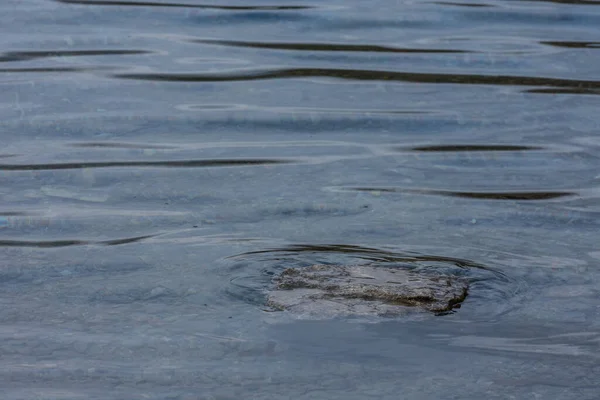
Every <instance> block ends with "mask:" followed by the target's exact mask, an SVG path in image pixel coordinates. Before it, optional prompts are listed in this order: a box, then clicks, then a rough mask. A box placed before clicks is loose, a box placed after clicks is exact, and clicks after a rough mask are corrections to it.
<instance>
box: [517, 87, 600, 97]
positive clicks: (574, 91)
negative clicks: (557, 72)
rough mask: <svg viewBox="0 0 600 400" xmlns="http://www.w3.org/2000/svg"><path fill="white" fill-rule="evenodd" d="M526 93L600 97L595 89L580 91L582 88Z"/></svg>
mask: <svg viewBox="0 0 600 400" xmlns="http://www.w3.org/2000/svg"><path fill="white" fill-rule="evenodd" d="M525 92H526V93H537V94H592V95H599V94H600V90H593V89H580V88H571V89H530V90H526V91H525Z"/></svg>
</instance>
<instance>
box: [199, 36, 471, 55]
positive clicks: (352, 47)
mask: <svg viewBox="0 0 600 400" xmlns="http://www.w3.org/2000/svg"><path fill="white" fill-rule="evenodd" d="M190 42H192V43H203V44H214V45H220V46H229V47H247V48H258V49H270V50H300V51H336V52H337V51H347V52H368V53H474V52H475V51H470V50H454V49H417V48H408V47H403V48H401V47H390V46H381V45H369V44H345V43H282V42H279V43H278V42H243V41H239V40H210V39H194V40H190Z"/></svg>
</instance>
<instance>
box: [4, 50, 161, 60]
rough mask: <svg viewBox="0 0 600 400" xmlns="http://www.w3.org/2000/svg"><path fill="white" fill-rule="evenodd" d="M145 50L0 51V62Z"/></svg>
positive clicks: (131, 53)
mask: <svg viewBox="0 0 600 400" xmlns="http://www.w3.org/2000/svg"><path fill="white" fill-rule="evenodd" d="M150 53H152V52H151V51H146V50H48V51H9V52H6V53H0V62H13V61H29V60H34V59H39V58H49V57H80V56H110V55H135V54H150Z"/></svg>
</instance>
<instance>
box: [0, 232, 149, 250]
mask: <svg viewBox="0 0 600 400" xmlns="http://www.w3.org/2000/svg"><path fill="white" fill-rule="evenodd" d="M154 236H156V235H145V236H137V237H132V238H125V239H114V240H105V241H100V242H93V241H88V240H48V241H28V240H0V247H38V248H52V247H69V246H85V245H94V244H97V245H98V244H99V245H103V246H118V245H122V244H129V243H135V242H139V241H142V240H144V239H148V238H151V237H154Z"/></svg>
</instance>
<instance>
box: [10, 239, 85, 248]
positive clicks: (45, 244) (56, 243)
mask: <svg viewBox="0 0 600 400" xmlns="http://www.w3.org/2000/svg"><path fill="white" fill-rule="evenodd" d="M86 244H90V242H87V241H84V240H51V241H25V240H0V247H40V248H50V247H67V246H77V245H86Z"/></svg>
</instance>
